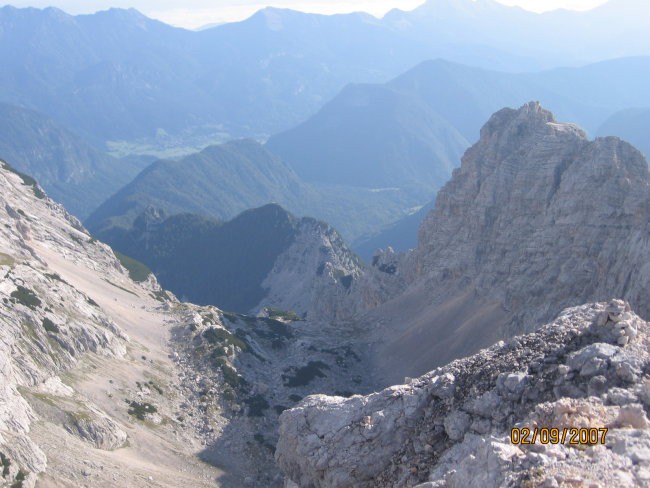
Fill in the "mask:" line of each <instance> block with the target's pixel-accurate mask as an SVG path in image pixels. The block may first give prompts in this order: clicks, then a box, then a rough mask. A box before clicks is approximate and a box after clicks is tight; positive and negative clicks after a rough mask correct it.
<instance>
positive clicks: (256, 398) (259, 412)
mask: <svg viewBox="0 0 650 488" xmlns="http://www.w3.org/2000/svg"><path fill="white" fill-rule="evenodd" d="M244 403H245V404H246V405H248V416H249V417H263V416H264V410H268V409H269V407H270V405H269V402H267V401H266V398H264V397H263V396H262V395H260V394H257V395H253V396H252V397H249V398H247V399H245V400H244Z"/></svg>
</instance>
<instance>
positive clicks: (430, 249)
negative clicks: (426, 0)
mask: <svg viewBox="0 0 650 488" xmlns="http://www.w3.org/2000/svg"><path fill="white" fill-rule="evenodd" d="M649 220H650V177H649V176H648V166H647V163H646V161H645V160H644V158H643V156H642V154H641V153H640V152H639V151H637V150H636V149H635V148H633V147H632V146H630V145H629V144H628V143H626V142H624V141H621V140H620V139H617V138H604V139H596V140H595V141H589V140H588V139H587V138H586V136H585V133H584V132H583V131H582V130H581V129H579V128H577V127H575V126H574V125H572V124H561V123H558V122H556V121H555V119H554V118H553V115H552V114H551V113H550V112H549V111H547V110H545V109H543V108H542V107H541V106H540V105H539V104H538V103H529V104H527V105H524V106H523V107H521V108H520V109H518V110H512V109H504V110H501V111H499V112H497V113H496V114H494V115H493V116H492V118H491V119H490V120H489V122H488V123H487V124H486V125H485V126H484V127H483V129H482V130H481V139H480V140H479V142H478V143H477V144H475V145H474V146H472V147H471V148H470V149H469V150H468V151H467V152H466V153H465V155H464V157H463V159H462V163H461V167H460V168H459V169H458V170H457V171H456V172H455V174H454V176H453V178H452V180H451V181H450V182H449V183H448V184H447V185H446V186H445V187H444V188H443V189H442V190H441V191H440V193H439V194H438V197H437V200H436V206H435V208H434V210H433V211H432V212H431V213H430V214H429V215H428V216H427V217H426V219H425V220H424V222H423V224H422V226H421V229H420V237H419V247H418V250H417V251H416V253H417V255H418V258H419V259H420V261H421V263H422V269H423V273H424V276H426V277H427V280H428V281H429V282H431V280H432V279H435V280H442V281H446V282H455V284H457V285H459V286H461V287H462V286H466V285H467V283H468V281H471V282H473V285H474V287H475V288H476V289H477V291H478V292H479V293H481V294H494V295H496V296H499V298H500V299H502V300H503V301H504V306H505V307H506V308H507V309H509V310H516V311H517V312H520V311H521V307H522V306H523V305H525V306H526V307H527V308H530V306H531V305H532V304H534V305H536V306H544V305H542V301H545V302H549V301H550V302H551V303H558V306H560V307H562V306H568V305H576V304H578V303H581V302H584V301H587V300H589V299H599V300H600V299H603V298H605V297H607V296H610V295H613V294H614V295H615V294H618V295H621V296H625V297H627V298H629V299H630V301H631V302H632V303H633V304H634V306H635V307H637V309H638V310H639V312H640V313H641V314H642V315H644V316H648V313H650V309H648V304H647V302H646V301H645V300H643V297H644V296H646V295H647V290H648V286H649V283H650V269H648V266H647V265H646V263H647V260H645V261H639V262H638V263H637V264H638V266H636V267H635V266H630V264H631V263H628V264H627V265H625V264H624V263H623V261H625V260H628V259H629V256H628V255H625V254H623V253H620V252H617V249H621V248H623V249H628V250H629V251H631V252H632V254H633V255H634V254H636V253H638V252H641V253H642V254H644V255H646V256H648V255H650V248H649V247H648V245H647V244H644V242H645V241H647V236H648V233H649V232H650V229H649V227H648V221H649ZM623 229H624V231H623V232H621V230H623ZM641 236H646V238H645V239H643V238H641ZM622 241H628V242H627V243H628V244H629V246H622V244H623V243H622ZM542 289H544V290H551V293H552V294H553V295H555V296H554V297H553V298H558V299H559V301H558V302H556V301H555V300H554V299H549V296H548V295H547V294H546V293H544V296H543V298H542V294H541V291H542ZM535 290H539V292H540V293H537V292H536V291H535ZM536 296H537V297H538V298H535V297H536ZM544 307H545V306H544ZM517 309H518V310H517ZM557 311H558V310H554V311H553V312H551V313H556V312H557ZM549 312H550V311H546V312H544V313H542V314H541V316H537V317H534V319H533V320H538V319H546V320H547V319H549V318H550V317H549V316H548V313H549ZM533 314H534V312H533V313H532V314H529V315H530V316H531V318H532V316H533ZM528 327H530V325H528Z"/></svg>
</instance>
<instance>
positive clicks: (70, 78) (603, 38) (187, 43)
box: [0, 0, 650, 142]
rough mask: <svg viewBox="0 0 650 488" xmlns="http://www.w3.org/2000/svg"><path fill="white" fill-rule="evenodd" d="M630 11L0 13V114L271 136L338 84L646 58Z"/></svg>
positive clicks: (435, 3) (91, 132)
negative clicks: (431, 63) (191, 17)
mask: <svg viewBox="0 0 650 488" xmlns="http://www.w3.org/2000/svg"><path fill="white" fill-rule="evenodd" d="M642 9H643V6H639V5H636V4H633V3H628V2H625V1H616V2H614V1H613V2H610V3H608V4H607V5H605V6H603V7H600V8H598V9H595V10H593V11H590V12H568V11H558V12H552V13H548V14H543V15H538V14H533V13H530V12H526V11H524V10H521V9H519V8H513V7H505V6H503V5H501V4H498V3H496V2H493V1H491V0H480V1H476V2H474V1H469V0H458V1H451V0H430V1H429V2H427V3H426V4H425V5H423V6H422V7H420V8H418V9H415V10H414V11H412V12H400V11H393V12H390V13H389V14H388V15H387V16H386V17H385V18H384V19H376V18H374V17H371V16H370V15H366V14H346V15H334V16H323V15H316V14H305V13H300V12H295V11H291V10H281V9H274V8H267V9H264V10H262V11H260V12H258V13H256V14H255V15H253V16H252V17H250V18H249V19H247V20H245V21H243V22H236V23H231V24H224V25H220V26H217V27H214V28H211V29H206V30H202V31H199V32H193V31H187V30H184V29H178V28H174V27H171V26H168V25H165V24H163V23H161V22H158V21H154V20H151V19H148V18H147V17H145V16H143V15H142V14H140V13H139V12H137V11H135V10H133V9H130V10H120V9H111V10H108V11H103V12H98V13H96V14H93V15H79V16H70V15H68V14H66V13H64V12H62V11H60V10H58V9H54V8H48V9H44V10H37V9H33V8H28V9H16V8H14V7H10V6H6V7H3V8H2V9H0V63H2V66H3V73H4V76H3V77H2V78H1V79H0V101H6V102H9V103H13V104H19V105H21V106H26V107H29V108H32V109H35V110H37V111H39V112H42V113H45V114H47V115H49V116H51V117H53V118H54V119H56V120H58V121H60V122H61V123H63V124H64V125H66V126H67V127H70V128H72V129H73V130H75V131H76V132H79V133H83V134H85V135H87V136H91V137H92V138H93V139H94V140H95V141H96V142H105V141H107V140H116V139H119V140H124V139H126V140H136V139H139V138H153V137H154V136H155V135H156V133H157V131H159V130H164V131H165V132H167V133H169V134H185V135H187V134H188V133H189V134H206V133H217V132H218V133H224V132H225V133H228V134H231V135H235V136H248V135H259V134H271V133H275V132H278V131H280V130H284V129H287V128H289V127H291V126H293V125H295V124H296V123H298V122H300V121H301V120H304V119H305V118H307V117H308V116H309V115H310V114H312V113H313V112H315V111H316V110H317V109H318V108H319V107H320V106H321V105H322V104H323V103H324V102H325V101H327V100H329V99H331V98H332V97H333V96H334V95H335V94H336V93H337V92H338V91H339V90H340V89H341V88H343V87H344V86H345V85H346V84H347V83H350V82H384V81H386V80H388V79H390V78H391V77H393V76H396V75H398V74H399V73H401V72H403V71H405V70H406V69H408V68H409V67H411V66H414V65H415V64H417V63H418V62H421V61H423V60H426V59H432V58H438V57H441V58H445V59H449V60H452V61H456V62H461V63H465V64H472V65H477V66H482V67H484V68H488V67H489V68H493V69H501V70H506V71H513V72H514V71H530V70H535V69H540V68H550V67H554V66H561V65H576V64H584V63H587V62H590V61H597V60H602V59H606V58H610V57H622V56H632V55H648V54H650V40H648V39H647V37H648V36H645V35H642V34H643V33H645V32H647V30H648V27H649V24H650V20H648V16H647V15H644V11H643V10H642ZM635 11H637V12H638V15H634V12H635ZM622 12H625V17H623V14H622ZM551 25H552V26H553V28H552V29H550V28H549V26H551ZM513 39H516V40H517V41H516V42H513Z"/></svg>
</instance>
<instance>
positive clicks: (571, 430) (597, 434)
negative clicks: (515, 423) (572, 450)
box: [510, 427, 607, 446]
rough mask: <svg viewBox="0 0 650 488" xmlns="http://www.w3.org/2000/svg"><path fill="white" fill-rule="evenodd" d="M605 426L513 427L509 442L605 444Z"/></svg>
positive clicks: (521, 443) (574, 444)
mask: <svg viewBox="0 0 650 488" xmlns="http://www.w3.org/2000/svg"><path fill="white" fill-rule="evenodd" d="M606 436H607V427H602V428H600V429H596V428H586V427H581V428H576V427H562V428H547V427H541V428H540V427H534V428H532V429H529V428H527V427H522V428H518V427H514V428H512V429H511V430H510V442H512V443H513V444H514V445H524V444H538V443H539V444H566V443H568V444H569V445H573V446H576V445H586V446H593V445H596V444H605V437H606Z"/></svg>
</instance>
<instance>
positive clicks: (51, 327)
mask: <svg viewBox="0 0 650 488" xmlns="http://www.w3.org/2000/svg"><path fill="white" fill-rule="evenodd" d="M43 328H44V329H45V330H46V331H48V332H53V333H55V334H57V333H59V332H60V330H59V327H58V326H57V325H56V324H55V323H54V322H52V321H51V320H50V319H48V318H47V317H45V318H44V319H43Z"/></svg>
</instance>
